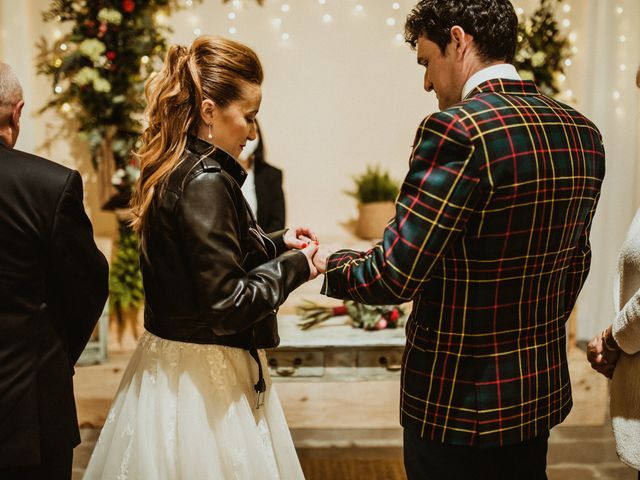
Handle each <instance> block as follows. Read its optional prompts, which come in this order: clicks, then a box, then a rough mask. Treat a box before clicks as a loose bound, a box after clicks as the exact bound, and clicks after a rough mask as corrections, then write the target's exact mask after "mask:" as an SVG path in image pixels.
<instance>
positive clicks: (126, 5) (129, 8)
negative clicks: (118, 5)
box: [122, 0, 136, 13]
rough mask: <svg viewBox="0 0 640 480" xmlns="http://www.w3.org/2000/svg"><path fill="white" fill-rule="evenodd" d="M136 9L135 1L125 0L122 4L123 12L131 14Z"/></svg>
mask: <svg viewBox="0 0 640 480" xmlns="http://www.w3.org/2000/svg"><path fill="white" fill-rule="evenodd" d="M135 9H136V2H134V1H133V0H124V2H122V10H124V11H125V12H127V13H131V12H133V11H134V10H135Z"/></svg>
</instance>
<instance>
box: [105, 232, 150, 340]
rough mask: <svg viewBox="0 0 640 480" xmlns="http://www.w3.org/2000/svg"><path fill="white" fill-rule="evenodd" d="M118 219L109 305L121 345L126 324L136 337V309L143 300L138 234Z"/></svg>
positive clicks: (138, 309)
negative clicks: (116, 245) (116, 249)
mask: <svg viewBox="0 0 640 480" xmlns="http://www.w3.org/2000/svg"><path fill="white" fill-rule="evenodd" d="M118 223H119V229H120V240H119V242H118V251H117V253H116V255H115V257H114V258H113V261H112V263H111V269H110V271H109V306H110V308H111V311H112V312H113V313H114V314H115V317H116V321H117V326H118V343H119V344H120V345H122V337H123V334H124V331H125V329H126V327H127V325H129V326H130V328H131V331H132V333H133V337H134V338H135V339H136V340H137V339H138V337H139V332H138V312H139V311H140V308H141V307H142V305H143V303H144V290H143V287H142V274H141V273H140V267H139V264H140V263H139V257H138V255H139V245H138V237H137V236H136V234H135V232H134V231H133V230H132V229H131V227H129V224H128V222H126V221H124V220H120V221H119V222H118Z"/></svg>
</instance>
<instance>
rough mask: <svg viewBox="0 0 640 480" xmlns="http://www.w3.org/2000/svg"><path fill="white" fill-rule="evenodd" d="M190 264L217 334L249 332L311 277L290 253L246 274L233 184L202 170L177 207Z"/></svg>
mask: <svg viewBox="0 0 640 480" xmlns="http://www.w3.org/2000/svg"><path fill="white" fill-rule="evenodd" d="M176 209H177V210H176V213H177V218H178V225H179V228H180V229H181V232H182V236H183V238H184V244H185V252H184V254H185V255H186V257H187V262H188V264H189V266H190V269H191V272H192V274H193V276H194V282H195V287H196V291H197V294H198V296H199V297H200V298H201V299H202V301H203V302H206V304H207V307H208V309H209V311H210V313H211V325H210V326H211V328H212V330H213V332H214V333H215V334H216V335H232V334H235V333H238V332H241V331H244V330H246V329H248V328H250V327H251V326H252V325H253V324H255V323H257V322H259V321H260V320H262V319H263V318H264V317H265V316H267V315H268V314H269V313H272V312H273V310H275V309H276V308H278V307H279V306H280V305H281V304H282V303H283V302H284V301H285V300H286V298H287V296H288V295H289V293H290V292H291V291H293V290H294V289H296V288H297V287H298V286H300V285H301V284H302V283H304V282H305V281H307V280H308V278H309V266H308V263H307V259H306V258H305V256H304V254H302V253H301V252H299V251H297V250H296V251H288V252H285V253H283V254H282V255H280V256H278V257H276V258H275V259H272V260H269V261H267V262H266V263H263V264H262V265H260V266H258V267H256V268H254V269H253V270H251V271H245V270H244V269H243V268H242V260H243V253H242V249H241V246H240V242H239V238H240V232H239V228H240V227H239V225H240V224H239V219H238V217H237V210H236V206H235V202H234V195H233V191H232V186H231V180H230V179H228V178H226V177H225V176H224V174H223V173H218V172H207V171H205V172H203V173H201V174H199V175H198V176H196V177H195V178H194V179H193V180H191V181H190V182H189V183H188V184H187V185H186V186H185V187H184V190H183V193H182V197H181V198H180V200H179V202H178V204H177V206H176Z"/></svg>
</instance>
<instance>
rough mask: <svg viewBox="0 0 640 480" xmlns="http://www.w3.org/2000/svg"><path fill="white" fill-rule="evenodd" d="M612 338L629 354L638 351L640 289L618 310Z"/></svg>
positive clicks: (639, 350) (639, 337)
mask: <svg viewBox="0 0 640 480" xmlns="http://www.w3.org/2000/svg"><path fill="white" fill-rule="evenodd" d="M612 330H613V338H614V339H615V340H616V342H618V345H620V348H621V349H622V350H623V351H624V352H625V353H628V354H629V355H633V354H634V353H637V352H640V291H637V292H636V293H635V295H633V296H632V297H631V298H630V299H629V300H628V301H627V303H626V304H625V305H624V307H622V310H620V312H618V315H616V318H615V320H614V321H613V329H612Z"/></svg>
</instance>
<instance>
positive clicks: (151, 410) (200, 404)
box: [84, 332, 304, 480]
mask: <svg viewBox="0 0 640 480" xmlns="http://www.w3.org/2000/svg"><path fill="white" fill-rule="evenodd" d="M260 358H261V360H262V365H263V369H264V370H265V380H266V382H267V391H266V395H265V398H264V405H262V406H261V407H260V408H259V409H256V392H255V390H254V384H255V382H256V379H257V371H258V366H257V364H256V362H255V361H254V360H253V358H252V357H251V355H250V354H249V352H248V351H246V350H242V349H239V348H231V347H225V346H219V345H200V344H193V343H183V342H175V341H170V340H164V339H161V338H159V337H156V336H155V335H152V334H151V333H149V332H145V333H144V334H143V336H142V338H141V339H140V342H139V344H138V347H137V348H136V350H135V352H134V354H133V356H132V358H131V361H130V362H129V365H128V367H127V370H126V371H125V373H124V377H123V378H122V382H121V384H120V387H119V389H118V393H117V394H116V397H115V399H114V401H113V405H112V406H111V410H110V411H109V415H108V417H107V419H106V422H105V425H104V427H103V429H102V432H101V434H100V438H99V440H98V443H97V444H96V448H95V450H94V452H93V455H92V457H91V460H90V461H89V465H88V466H87V470H86V473H85V477H84V478H85V479H87V480H93V479H104V480H125V479H128V480H210V479H220V480H226V479H234V480H235V479H238V480H253V479H256V480H257V479H259V480H270V479H282V480H294V479H302V478H304V476H303V473H302V469H301V467H300V462H299V460H298V457H297V455H296V451H295V449H294V446H293V442H292V440H291V435H290V433H289V428H288V426H287V423H286V420H285V417H284V413H283V411H282V407H281V405H280V400H279V399H278V396H277V394H276V391H275V390H274V389H273V388H271V381H270V379H269V375H268V371H267V370H266V368H264V366H266V361H265V360H266V358H265V354H264V352H263V351H260Z"/></svg>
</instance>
